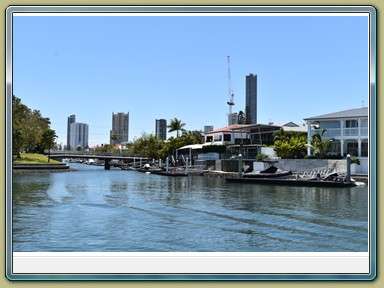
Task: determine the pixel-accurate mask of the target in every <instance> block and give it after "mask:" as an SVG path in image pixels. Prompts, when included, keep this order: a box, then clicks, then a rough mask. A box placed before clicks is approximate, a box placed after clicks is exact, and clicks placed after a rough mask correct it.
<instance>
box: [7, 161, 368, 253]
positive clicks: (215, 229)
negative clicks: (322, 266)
mask: <svg viewBox="0 0 384 288" xmlns="http://www.w3.org/2000/svg"><path fill="white" fill-rule="evenodd" d="M70 165H71V166H72V167H73V168H76V169H78V171H76V172H62V173H32V174H14V175H13V228H12V229H13V230H12V231H13V251H14V252H76V251H82V252H367V251H368V195H367V193H368V188H367V186H359V187H352V188H316V187H313V188H312V187H285V186H266V185H255V184H240V183H226V182H225V180H224V179H221V178H208V177H204V176H188V177H166V176H159V175H151V174H145V173H139V172H136V171H126V170H120V169H117V168H112V169H111V170H109V171H108V170H104V169H103V167H102V166H89V165H83V164H76V163H71V164H70Z"/></svg>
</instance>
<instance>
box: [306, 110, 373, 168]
mask: <svg viewBox="0 0 384 288" xmlns="http://www.w3.org/2000/svg"><path fill="white" fill-rule="evenodd" d="M304 120H305V121H307V127H308V141H310V139H311V137H312V135H313V134H314V133H321V132H322V131H323V129H326V130H327V132H326V133H325V135H324V138H325V139H330V138H332V139H333V142H332V144H331V149H330V153H331V154H334V155H340V156H346V155H348V154H349V155H351V156H356V157H358V158H359V160H360V163H361V164H360V170H361V171H360V172H362V173H366V172H367V171H368V155H369V154H368V152H369V151H368V139H369V137H368V136H369V133H368V127H369V122H368V108H367V107H364V108H359V109H349V110H344V111H340V112H334V113H330V114H325V115H320V116H316V117H310V118H306V119H304ZM310 154H311V149H310V148H308V155H310Z"/></svg>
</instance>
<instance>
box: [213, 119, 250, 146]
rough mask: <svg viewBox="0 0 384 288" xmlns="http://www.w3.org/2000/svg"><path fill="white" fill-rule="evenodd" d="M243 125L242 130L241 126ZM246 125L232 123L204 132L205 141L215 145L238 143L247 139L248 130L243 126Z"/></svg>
mask: <svg viewBox="0 0 384 288" xmlns="http://www.w3.org/2000/svg"><path fill="white" fill-rule="evenodd" d="M242 127H244V130H242V129H241V128H242ZM246 127H248V125H244V124H233V125H229V126H226V127H223V128H220V129H217V130H213V131H210V132H207V133H205V143H212V144H216V145H234V144H240V143H241V142H243V141H244V140H246V139H249V135H248V131H247V130H245V128H246Z"/></svg>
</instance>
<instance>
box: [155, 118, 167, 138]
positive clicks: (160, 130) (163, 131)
mask: <svg viewBox="0 0 384 288" xmlns="http://www.w3.org/2000/svg"><path fill="white" fill-rule="evenodd" d="M155 129H156V130H155V131H156V137H157V138H158V139H161V140H164V141H165V140H167V120H165V119H156V127H155Z"/></svg>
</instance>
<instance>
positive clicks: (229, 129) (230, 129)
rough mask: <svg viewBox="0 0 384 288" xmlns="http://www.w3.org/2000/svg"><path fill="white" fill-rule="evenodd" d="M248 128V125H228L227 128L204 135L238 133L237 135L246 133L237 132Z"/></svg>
mask: <svg viewBox="0 0 384 288" xmlns="http://www.w3.org/2000/svg"><path fill="white" fill-rule="evenodd" d="M248 126H249V125H246V124H233V125H229V126H226V127H223V128H220V129H216V130H213V131H209V132H207V133H205V134H206V135H207V134H215V133H221V132H239V133H240V132H246V131H239V130H241V128H247V127H248ZM235 130H236V131H235Z"/></svg>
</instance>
